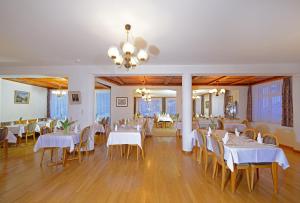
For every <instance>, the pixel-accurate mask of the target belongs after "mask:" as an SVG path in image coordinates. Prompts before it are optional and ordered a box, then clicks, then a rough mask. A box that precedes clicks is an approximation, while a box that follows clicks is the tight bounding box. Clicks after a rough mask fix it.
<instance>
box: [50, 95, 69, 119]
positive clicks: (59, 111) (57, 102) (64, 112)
mask: <svg viewBox="0 0 300 203" xmlns="http://www.w3.org/2000/svg"><path fill="white" fill-rule="evenodd" d="M50 117H51V118H53V119H65V118H66V117H68V94H64V95H61V96H58V95H57V94H54V92H53V90H51V92H50Z"/></svg>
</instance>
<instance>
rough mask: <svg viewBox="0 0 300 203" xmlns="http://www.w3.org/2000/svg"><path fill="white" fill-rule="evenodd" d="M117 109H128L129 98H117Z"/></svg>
mask: <svg viewBox="0 0 300 203" xmlns="http://www.w3.org/2000/svg"><path fill="white" fill-rule="evenodd" d="M116 107H128V97H116Z"/></svg>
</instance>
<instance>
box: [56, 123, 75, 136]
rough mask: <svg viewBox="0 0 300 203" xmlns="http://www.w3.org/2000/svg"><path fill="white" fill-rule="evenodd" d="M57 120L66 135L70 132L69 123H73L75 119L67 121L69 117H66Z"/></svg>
mask: <svg viewBox="0 0 300 203" xmlns="http://www.w3.org/2000/svg"><path fill="white" fill-rule="evenodd" d="M59 122H60V124H61V126H62V127H63V129H64V134H65V135H67V134H69V132H70V127H71V125H73V124H74V123H75V122H76V121H69V119H66V120H64V121H59Z"/></svg>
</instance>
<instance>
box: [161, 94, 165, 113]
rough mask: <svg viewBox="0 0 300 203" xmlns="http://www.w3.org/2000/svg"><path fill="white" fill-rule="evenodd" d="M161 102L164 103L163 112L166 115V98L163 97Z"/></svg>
mask: <svg viewBox="0 0 300 203" xmlns="http://www.w3.org/2000/svg"><path fill="white" fill-rule="evenodd" d="M161 102H162V104H161V106H162V110H161V111H162V112H163V113H166V98H165V97H162V98H161Z"/></svg>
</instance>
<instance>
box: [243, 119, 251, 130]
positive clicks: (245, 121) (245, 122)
mask: <svg viewBox="0 0 300 203" xmlns="http://www.w3.org/2000/svg"><path fill="white" fill-rule="evenodd" d="M242 124H244V125H246V127H247V128H250V124H249V121H248V120H243V121H242Z"/></svg>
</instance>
